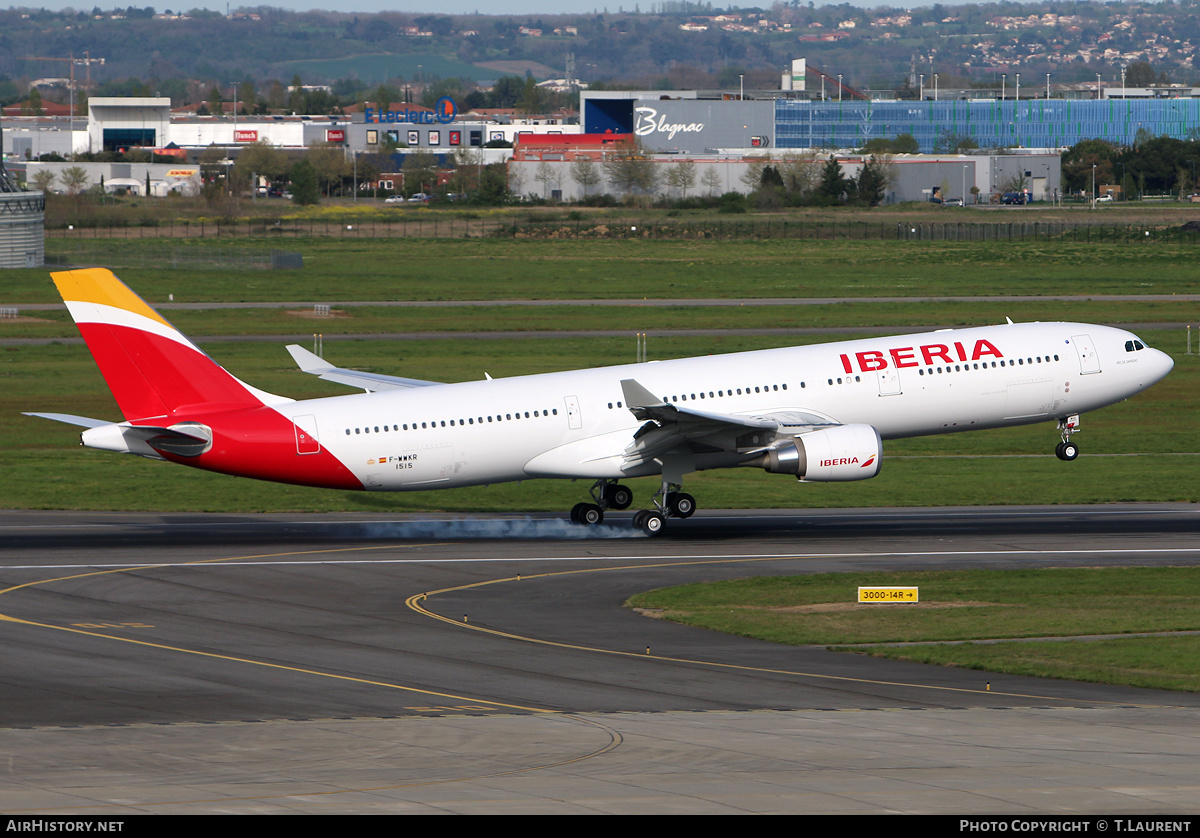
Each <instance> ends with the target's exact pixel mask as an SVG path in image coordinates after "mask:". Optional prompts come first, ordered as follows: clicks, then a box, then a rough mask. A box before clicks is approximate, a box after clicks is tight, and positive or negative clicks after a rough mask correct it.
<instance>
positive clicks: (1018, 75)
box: [1017, 73, 1021, 104]
mask: <svg viewBox="0 0 1200 838" xmlns="http://www.w3.org/2000/svg"><path fill="white" fill-rule="evenodd" d="M1020 103H1021V74H1020V73H1017V104H1020Z"/></svg>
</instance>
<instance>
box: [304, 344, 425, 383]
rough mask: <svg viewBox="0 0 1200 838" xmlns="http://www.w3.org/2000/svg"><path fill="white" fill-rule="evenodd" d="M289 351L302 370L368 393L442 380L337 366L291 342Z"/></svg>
mask: <svg viewBox="0 0 1200 838" xmlns="http://www.w3.org/2000/svg"><path fill="white" fill-rule="evenodd" d="M287 351H288V352H289V353H290V354H291V356H292V359H293V360H294V361H295V362H296V365H297V366H298V367H300V369H301V371H302V372H306V373H308V374H309V375H315V376H317V378H320V379H322V380H324V381H334V382H337V383H338V384H346V385H348V386H350V387H361V388H362V389H363V390H365V391H366V392H368V393H374V392H376V391H379V390H403V389H407V388H409V387H431V386H433V385H435V384H441V383H442V382H440V381H422V380H421V379H419V378H400V377H398V376H394V375H381V374H379V373H374V372H360V371H359V370H348V369H343V368H341V367H335V366H333V365H332V364H330V363H328V362H327V361H326V360H325V359H324V358H322V357H321V356H320V355H314V354H313V353H311V352H309V351H308V350H307V349H305V348H304V347H302V346H297V345H296V344H291V345H290V346H288V348H287Z"/></svg>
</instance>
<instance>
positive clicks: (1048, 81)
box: [1046, 73, 1050, 99]
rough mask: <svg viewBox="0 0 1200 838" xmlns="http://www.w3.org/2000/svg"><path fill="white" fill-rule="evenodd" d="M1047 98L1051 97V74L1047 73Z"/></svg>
mask: <svg viewBox="0 0 1200 838" xmlns="http://www.w3.org/2000/svg"><path fill="white" fill-rule="evenodd" d="M1046 98H1047V99H1049V98H1050V74H1049V73H1046Z"/></svg>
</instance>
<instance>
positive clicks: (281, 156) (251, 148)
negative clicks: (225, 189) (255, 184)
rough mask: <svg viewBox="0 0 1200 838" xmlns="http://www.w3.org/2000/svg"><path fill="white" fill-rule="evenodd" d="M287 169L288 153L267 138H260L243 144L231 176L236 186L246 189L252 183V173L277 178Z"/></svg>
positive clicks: (269, 178)
mask: <svg viewBox="0 0 1200 838" xmlns="http://www.w3.org/2000/svg"><path fill="white" fill-rule="evenodd" d="M286 171H287V153H286V152H284V151H283V150H282V149H279V148H276V147H275V146H273V145H271V144H270V143H269V142H267V141H266V140H259V141H257V142H253V143H250V144H249V145H245V146H243V147H242V148H241V149H240V150H239V153H238V158H237V162H236V163H234V164H233V171H232V172H231V177H232V178H233V182H234V185H235V188H237V189H245V188H246V187H247V186H248V185H252V184H250V178H251V176H252V175H258V176H259V177H265V178H267V179H268V180H275V179H276V178H278V177H281V176H282V175H283V173H284V172H286Z"/></svg>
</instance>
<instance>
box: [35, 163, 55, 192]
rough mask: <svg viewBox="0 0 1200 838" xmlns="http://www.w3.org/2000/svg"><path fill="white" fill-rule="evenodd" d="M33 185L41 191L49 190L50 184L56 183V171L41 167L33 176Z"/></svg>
mask: <svg viewBox="0 0 1200 838" xmlns="http://www.w3.org/2000/svg"><path fill="white" fill-rule="evenodd" d="M32 179H33V185H34V186H36V187H37V188H38V190H39V191H41V192H49V191H50V185H51V184H53V183H54V172H51V171H48V170H47V169H41V170H39V171H38V172H37V174H35V175H34V176H33V178H32Z"/></svg>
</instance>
